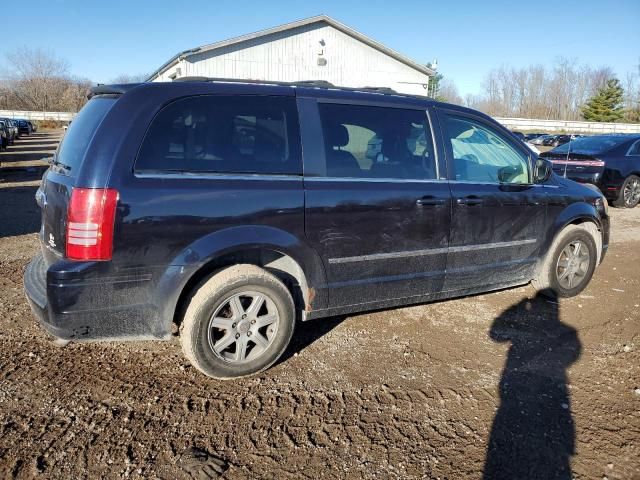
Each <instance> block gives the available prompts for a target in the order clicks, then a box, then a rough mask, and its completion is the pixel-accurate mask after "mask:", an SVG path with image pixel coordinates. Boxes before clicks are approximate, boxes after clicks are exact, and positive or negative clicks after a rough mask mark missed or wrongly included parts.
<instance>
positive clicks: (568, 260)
mask: <svg viewBox="0 0 640 480" xmlns="http://www.w3.org/2000/svg"><path fill="white" fill-rule="evenodd" d="M596 232H597V230H596ZM593 235H594V234H593V229H592V228H589V226H588V225H569V226H568V227H566V228H565V229H564V230H563V231H562V232H560V234H559V235H558V237H557V238H556V239H555V241H554V242H553V244H552V246H551V248H550V249H549V253H548V254H547V256H546V258H545V260H544V262H543V263H542V264H541V265H540V267H539V270H538V275H537V276H536V278H535V279H534V280H533V281H532V284H533V286H534V288H535V289H536V290H538V291H539V292H541V293H542V294H544V295H546V296H549V297H565V298H567V297H575V296H576V295H578V294H579V293H580V292H581V291H582V290H584V289H585V288H586V286H587V285H588V284H589V281H590V280H591V277H592V276H593V272H594V271H595V268H596V266H597V264H598V260H599V258H600V255H599V252H598V242H597V241H596V239H595V238H594V236H593Z"/></svg>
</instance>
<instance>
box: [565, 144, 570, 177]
mask: <svg viewBox="0 0 640 480" xmlns="http://www.w3.org/2000/svg"><path fill="white" fill-rule="evenodd" d="M570 153H571V137H569V145H568V146H567V157H566V158H565V162H564V178H567V167H568V166H569V154H570Z"/></svg>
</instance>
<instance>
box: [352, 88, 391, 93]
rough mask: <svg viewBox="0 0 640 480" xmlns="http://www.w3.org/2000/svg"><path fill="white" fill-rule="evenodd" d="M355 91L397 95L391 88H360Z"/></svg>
mask: <svg viewBox="0 0 640 480" xmlns="http://www.w3.org/2000/svg"><path fill="white" fill-rule="evenodd" d="M357 90H364V91H366V92H377V93H390V94H397V93H398V92H397V91H395V90H394V89H393V88H390V87H362V88H358V89H357Z"/></svg>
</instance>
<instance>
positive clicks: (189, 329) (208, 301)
mask: <svg viewBox="0 0 640 480" xmlns="http://www.w3.org/2000/svg"><path fill="white" fill-rule="evenodd" d="M294 326H295V307H294V303H293V299H292V298H291V293H290V292H289V290H288V289H287V287H285V286H284V284H283V283H282V282H281V281H280V280H278V279H277V278H276V277H275V276H273V275H272V274H270V273H269V272H267V271H265V270H263V269H262V268H260V267H257V266H255V265H234V266H231V267H228V268H225V269H224V270H221V271H219V272H217V273H216V274H214V275H213V276H211V277H209V278H208V279H207V280H205V281H203V282H202V283H200V284H199V285H198V286H197V287H196V288H195V289H194V293H193V295H192V297H191V298H190V300H189V302H188V305H187V308H186V310H185V314H184V318H183V321H182V324H181V325H180V343H181V344H182V349H183V351H184V354H185V356H186V357H187V359H188V360H189V361H190V362H191V363H192V364H193V366H194V367H196V368H197V369H198V370H200V371H201V372H202V373H204V374H205V375H208V376H210V377H213V378H217V379H231V378H237V377H244V376H247V375H253V374H255V373H258V372H261V371H263V370H265V369H267V368H269V367H270V366H271V365H273V363H274V362H275V361H276V360H278V358H279V357H280V356H281V355H282V354H283V353H284V351H285V349H286V348H287V346H288V345H289V341H290V340H291V337H292V335H293V330H294Z"/></svg>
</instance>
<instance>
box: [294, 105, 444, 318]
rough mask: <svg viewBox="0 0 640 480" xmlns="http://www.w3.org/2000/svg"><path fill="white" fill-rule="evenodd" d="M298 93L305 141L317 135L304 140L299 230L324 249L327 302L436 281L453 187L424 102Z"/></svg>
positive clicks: (379, 298)
mask: <svg viewBox="0 0 640 480" xmlns="http://www.w3.org/2000/svg"><path fill="white" fill-rule="evenodd" d="M301 103H302V104H303V105H301V108H302V110H304V112H303V113H302V114H301V117H304V120H303V125H302V128H303V142H304V141H305V139H309V142H313V141H314V140H313V139H314V138H315V139H317V138H322V141H321V142H317V143H316V145H315V147H312V146H311V145H310V144H309V143H307V144H306V145H305V147H304V156H305V157H304V158H305V205H306V207H305V208H306V209H305V230H306V235H307V238H308V240H309V242H310V243H311V244H312V246H313V247H314V248H315V249H316V250H317V251H318V252H319V253H320V255H321V257H322V259H323V262H324V266H325V269H326V272H327V278H328V289H329V302H330V305H331V306H332V307H339V306H348V305H358V304H363V303H375V302H384V301H387V300H390V299H398V298H407V297H420V296H424V295H427V294H430V293H433V292H438V291H440V290H441V289H442V287H443V284H444V279H445V268H446V258H447V248H448V246H449V232H450V215H451V203H450V201H451V200H450V197H451V196H450V192H449V185H448V183H447V182H446V179H445V178H444V177H445V173H444V172H441V171H440V170H441V169H440V166H439V164H438V160H437V158H436V152H435V150H434V147H433V145H434V142H433V137H432V132H431V128H430V124H429V119H428V116H427V113H426V111H425V109H418V108H417V107H413V106H409V107H407V108H403V107H398V106H393V107H392V106H384V105H383V104H382V105H381V104H376V105H372V104H359V105H354V104H342V103H336V101H335V100H334V101H322V100H318V101H317V102H316V100H315V99H301ZM314 112H315V114H314ZM310 115H311V117H310ZM314 116H315V118H316V121H314V120H313V117H314ZM318 119H319V121H317V120H318ZM314 126H315V127H314ZM314 128H315V131H314ZM305 132H306V133H305ZM314 170H315V171H314Z"/></svg>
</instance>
